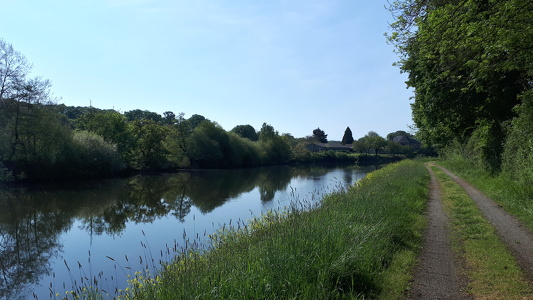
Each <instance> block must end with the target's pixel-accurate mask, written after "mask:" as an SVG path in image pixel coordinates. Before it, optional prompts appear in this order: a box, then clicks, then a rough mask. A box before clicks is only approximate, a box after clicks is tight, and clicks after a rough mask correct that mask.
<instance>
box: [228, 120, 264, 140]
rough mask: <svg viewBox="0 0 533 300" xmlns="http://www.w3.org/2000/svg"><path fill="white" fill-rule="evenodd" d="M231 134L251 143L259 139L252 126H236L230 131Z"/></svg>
mask: <svg viewBox="0 0 533 300" xmlns="http://www.w3.org/2000/svg"><path fill="white" fill-rule="evenodd" d="M231 132H233V133H235V134H237V135H239V136H241V137H243V138H247V139H249V140H251V141H257V140H258V139H259V136H258V135H257V132H256V131H255V129H254V128H253V126H252V125H248V124H247V125H237V126H235V127H234V128H233V129H232V130H231Z"/></svg>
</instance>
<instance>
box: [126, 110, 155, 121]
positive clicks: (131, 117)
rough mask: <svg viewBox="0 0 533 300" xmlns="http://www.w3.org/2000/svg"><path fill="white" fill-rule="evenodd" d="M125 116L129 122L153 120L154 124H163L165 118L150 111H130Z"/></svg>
mask: <svg viewBox="0 0 533 300" xmlns="http://www.w3.org/2000/svg"><path fill="white" fill-rule="evenodd" d="M124 116H125V117H126V119H127V120H128V121H129V122H133V121H137V120H152V121H154V122H158V123H160V122H162V121H163V117H161V115H160V114H158V113H155V112H151V111H148V110H140V109H135V110H130V111H127V112H125V113H124Z"/></svg>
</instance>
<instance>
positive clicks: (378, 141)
mask: <svg viewBox="0 0 533 300" xmlns="http://www.w3.org/2000/svg"><path fill="white" fill-rule="evenodd" d="M362 139H363V141H362V142H363V144H364V145H365V146H366V147H367V151H370V150H374V153H375V155H378V152H379V150H381V149H383V148H384V147H385V146H387V141H386V140H385V139H384V138H383V137H381V136H380V135H379V134H378V133H377V132H375V131H369V132H368V133H367V135H365V136H364V137H363V138H362Z"/></svg>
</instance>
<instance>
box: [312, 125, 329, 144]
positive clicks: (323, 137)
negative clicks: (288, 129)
mask: <svg viewBox="0 0 533 300" xmlns="http://www.w3.org/2000/svg"><path fill="white" fill-rule="evenodd" d="M313 137H314V138H315V139H316V141H318V142H320V143H327V142H328V135H327V134H326V133H325V132H324V130H322V129H320V127H319V128H317V129H315V130H313Z"/></svg>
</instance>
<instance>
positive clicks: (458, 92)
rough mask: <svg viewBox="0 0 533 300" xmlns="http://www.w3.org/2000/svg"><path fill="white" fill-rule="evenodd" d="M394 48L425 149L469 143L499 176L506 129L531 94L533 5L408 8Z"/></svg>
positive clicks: (437, 0) (517, 0) (438, 0)
mask: <svg viewBox="0 0 533 300" xmlns="http://www.w3.org/2000/svg"><path fill="white" fill-rule="evenodd" d="M391 11H393V14H395V15H396V17H397V18H396V20H397V21H396V22H395V23H394V24H393V25H392V28H393V31H394V32H393V34H392V35H391V36H390V37H389V40H390V41H391V42H392V43H393V44H395V45H396V49H397V51H398V53H399V54H400V61H399V63H398V65H399V66H400V68H401V69H402V71H403V72H407V73H408V74H409V79H408V81H407V84H408V86H409V87H413V88H414V90H415V97H414V100H415V101H414V103H413V104H412V109H413V120H414V122H415V124H416V126H417V127H418V128H419V132H418V135H419V136H420V137H421V139H422V140H424V141H425V142H426V143H429V144H430V145H435V146H438V147H439V148H443V147H444V146H446V145H448V144H451V143H452V142H453V141H454V140H458V141H459V142H461V143H466V142H467V141H468V140H469V139H470V137H472V136H473V135H474V134H475V132H476V130H477V129H478V128H479V129H480V130H481V131H484V132H486V133H487V134H485V133H482V132H477V133H476V134H477V135H478V137H482V138H477V139H476V142H477V143H479V144H478V145H477V146H476V147H477V148H478V149H481V151H480V152H479V153H480V155H482V156H483V157H484V160H486V162H487V163H488V164H490V165H492V167H493V168H498V161H499V160H500V158H499V157H500V154H501V152H502V145H503V143H502V141H503V140H504V139H505V135H506V132H507V131H506V128H505V126H506V125H505V124H508V122H509V121H510V120H511V119H513V118H515V117H516V110H515V109H514V107H516V106H517V105H519V104H520V102H521V95H524V94H525V93H527V92H528V91H531V90H532V89H533V84H532V80H531V78H532V77H533V71H532V70H533V52H532V51H531V49H533V39H531V36H533V26H532V24H533V21H532V20H533V2H531V1H529V0H509V1H480V0H462V1H456V0H426V1H421V0H404V1H396V2H394V3H393V4H392V6H391Z"/></svg>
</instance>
